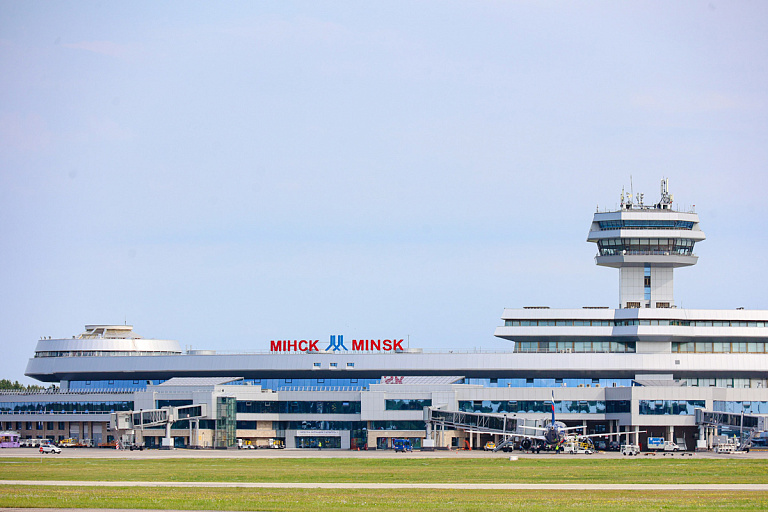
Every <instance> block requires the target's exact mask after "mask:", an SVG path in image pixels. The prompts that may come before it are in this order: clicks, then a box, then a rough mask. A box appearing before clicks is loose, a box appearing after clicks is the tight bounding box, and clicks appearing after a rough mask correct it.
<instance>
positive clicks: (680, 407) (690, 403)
mask: <svg viewBox="0 0 768 512" xmlns="http://www.w3.org/2000/svg"><path fill="white" fill-rule="evenodd" d="M639 406H640V414H645V415H650V416H665V415H674V416H693V410H694V409H695V408H696V407H699V408H702V409H703V408H704V400H640V402H639Z"/></svg>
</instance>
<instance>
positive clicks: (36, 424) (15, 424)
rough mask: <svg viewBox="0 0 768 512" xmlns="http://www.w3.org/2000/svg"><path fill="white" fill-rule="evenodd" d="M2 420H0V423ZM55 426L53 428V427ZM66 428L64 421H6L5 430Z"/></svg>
mask: <svg viewBox="0 0 768 512" xmlns="http://www.w3.org/2000/svg"><path fill="white" fill-rule="evenodd" d="M2 424H3V422H0V425H2ZM54 427H55V428H54ZM22 428H26V430H46V431H51V430H67V423H66V422H64V421H45V422H43V421H6V422H5V430H22Z"/></svg>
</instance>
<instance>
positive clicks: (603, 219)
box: [587, 179, 705, 308]
mask: <svg viewBox="0 0 768 512" xmlns="http://www.w3.org/2000/svg"><path fill="white" fill-rule="evenodd" d="M672 201H673V196H672V195H671V194H670V193H669V180H668V179H662V180H661V199H660V200H659V202H658V203H656V204H653V205H645V204H643V194H637V196H636V197H634V198H633V197H632V194H630V193H626V194H625V192H624V190H622V192H621V203H620V205H621V206H620V209H619V210H618V211H613V212H602V213H601V212H597V213H595V217H594V219H593V220H592V226H591V227H590V228H589V236H588V237H587V241H588V242H595V243H596V244H597V251H598V252H597V256H595V263H597V264H598V265H602V266H604V267H613V268H618V269H619V308H673V307H676V306H675V301H674V294H673V286H672V283H673V279H672V273H673V272H674V269H675V268H677V267H687V266H689V265H695V264H696V261H697V260H698V257H697V256H695V255H694V254H693V246H694V244H695V243H696V242H700V241H702V240H704V238H705V237H704V232H703V231H701V229H699V216H698V215H697V214H696V213H694V212H693V211H688V212H681V211H678V210H675V209H673V207H672Z"/></svg>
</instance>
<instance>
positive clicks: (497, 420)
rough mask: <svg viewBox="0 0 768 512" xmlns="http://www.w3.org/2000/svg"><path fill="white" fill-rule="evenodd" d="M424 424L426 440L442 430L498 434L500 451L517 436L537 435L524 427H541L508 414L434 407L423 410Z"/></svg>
mask: <svg viewBox="0 0 768 512" xmlns="http://www.w3.org/2000/svg"><path fill="white" fill-rule="evenodd" d="M424 423H426V425H427V438H431V435H432V432H433V431H435V432H440V431H443V430H464V431H466V432H470V433H482V434H499V435H501V436H503V439H504V441H503V442H502V443H499V444H498V445H497V446H496V450H500V449H502V448H503V447H505V446H506V445H507V444H510V443H512V442H513V441H514V439H515V437H517V436H526V435H529V436H530V435H537V434H539V432H538V431H536V430H534V429H532V428H526V427H541V424H542V421H541V420H526V419H524V418H517V417H515V416H514V415H510V414H488V413H478V412H462V411H446V410H442V409H436V408H434V407H425V408H424Z"/></svg>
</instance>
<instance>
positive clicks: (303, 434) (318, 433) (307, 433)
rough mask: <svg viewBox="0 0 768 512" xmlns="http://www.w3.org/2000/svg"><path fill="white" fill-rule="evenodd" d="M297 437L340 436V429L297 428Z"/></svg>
mask: <svg viewBox="0 0 768 512" xmlns="http://www.w3.org/2000/svg"><path fill="white" fill-rule="evenodd" d="M296 436H297V437H341V431H340V430H297V431H296Z"/></svg>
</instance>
